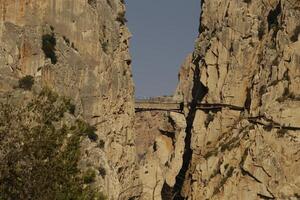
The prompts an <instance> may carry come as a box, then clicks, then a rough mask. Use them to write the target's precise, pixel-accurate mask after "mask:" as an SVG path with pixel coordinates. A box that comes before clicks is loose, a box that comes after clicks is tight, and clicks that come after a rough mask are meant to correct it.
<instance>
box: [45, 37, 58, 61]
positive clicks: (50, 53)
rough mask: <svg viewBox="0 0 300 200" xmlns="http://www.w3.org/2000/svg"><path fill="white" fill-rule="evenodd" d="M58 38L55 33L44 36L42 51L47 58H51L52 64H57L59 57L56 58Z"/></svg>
mask: <svg viewBox="0 0 300 200" xmlns="http://www.w3.org/2000/svg"><path fill="white" fill-rule="evenodd" d="M55 46H56V38H55V36H54V33H51V34H45V35H43V36H42V50H43V52H44V54H45V57H46V58H50V60H51V63H52V64H56V63H57V56H56V53H55V51H56V48H55Z"/></svg>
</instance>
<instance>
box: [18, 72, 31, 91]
mask: <svg viewBox="0 0 300 200" xmlns="http://www.w3.org/2000/svg"><path fill="white" fill-rule="evenodd" d="M33 84H34V78H33V76H30V75H27V76H24V77H23V78H21V79H20V80H19V88H21V89H24V90H31V88H32V86H33Z"/></svg>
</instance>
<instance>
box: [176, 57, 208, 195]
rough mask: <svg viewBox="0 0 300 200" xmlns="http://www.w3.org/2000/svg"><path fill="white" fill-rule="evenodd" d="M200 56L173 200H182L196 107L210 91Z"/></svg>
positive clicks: (197, 61) (196, 59)
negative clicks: (206, 83) (202, 79)
mask: <svg viewBox="0 0 300 200" xmlns="http://www.w3.org/2000/svg"><path fill="white" fill-rule="evenodd" d="M199 62H200V56H196V57H195V58H194V62H193V64H194V65H195V71H194V77H193V89H192V101H191V102H190V103H189V106H190V108H189V112H188V114H187V116H186V123H187V127H186V130H185V132H186V138H185V151H184V154H183V163H182V168H181V170H180V172H179V174H178V175H177V177H176V183H175V186H174V188H173V199H176V200H182V199H184V197H182V196H181V190H182V188H183V184H184V180H185V177H186V175H187V174H186V173H187V171H188V168H189V165H190V161H191V159H192V154H193V150H192V148H191V138H192V128H193V122H194V119H195V114H196V110H197V109H196V106H197V103H198V102H199V101H201V99H202V98H203V97H204V96H205V95H206V94H207V92H208V89H207V88H206V87H205V86H204V85H203V84H202V83H201V81H200V65H199Z"/></svg>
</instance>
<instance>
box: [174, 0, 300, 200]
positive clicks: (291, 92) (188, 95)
mask: <svg viewBox="0 0 300 200" xmlns="http://www.w3.org/2000/svg"><path fill="white" fill-rule="evenodd" d="M201 11H202V14H201V25H200V29H199V30H200V35H199V37H198V39H197V41H196V47H195V51H194V53H193V56H189V58H188V61H191V62H187V64H186V65H185V66H184V67H183V68H182V70H181V72H180V78H181V79H180V83H179V84H180V85H179V87H178V90H177V92H176V94H177V95H178V94H179V95H181V96H183V97H184V98H185V101H188V102H189V103H190V107H189V113H190V114H191V115H194V117H192V118H190V119H191V120H192V121H187V123H192V128H191V132H190V133H187V137H188V136H189V134H190V137H191V142H190V144H187V148H186V150H190V156H187V157H185V161H184V162H188V163H189V165H188V166H187V167H186V169H184V170H183V172H184V173H185V174H183V175H184V176H185V181H184V184H183V185H182V187H181V188H180V189H179V190H180V193H181V197H178V198H179V199H180V198H183V197H184V198H187V199H195V200H198V199H230V200H232V199H249V200H251V199H291V200H292V199H293V200H294V199H295V200H296V199H299V198H300V179H299V177H300V170H299V167H300V154H299V152H300V124H299V122H300V112H299V111H300V110H299V108H300V101H299V100H300V98H299V97H300V93H299V91H300V90H299V87H300V79H299V77H300V68H299V66H300V59H299V58H300V54H299V52H300V38H299V33H300V28H299V27H300V22H299V20H298V19H299V17H300V9H299V2H298V1H288V0H257V1H254V0H252V1H251V0H249V1H248V0H247V1H246V0H244V1H239V0H225V1H222V0H209V1H206V0H205V1H204V0H203V1H202V10H201ZM204 94H205V95H204ZM197 102H198V103H210V104H218V105H220V104H222V105H224V106H223V107H222V108H220V107H216V108H215V109H214V108H212V109H209V110H200V109H196V107H195V106H194V105H195V104H197ZM228 105H231V107H232V106H234V107H235V108H240V109H231V107H230V106H229V107H228ZM175 189H176V188H175Z"/></svg>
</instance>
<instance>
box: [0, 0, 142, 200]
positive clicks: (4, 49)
mask: <svg viewBox="0 0 300 200" xmlns="http://www.w3.org/2000/svg"><path fill="white" fill-rule="evenodd" d="M124 13H125V7H124V2H123V1H120V0H107V1H102V0H84V1H79V0H33V1H27V0H24V1H19V0H5V1H0V44H1V45H0V68H1V69H0V71H1V72H0V76H1V78H0V91H1V92H6V91H11V90H13V89H14V87H17V86H18V80H19V79H20V78H22V77H25V76H26V75H31V76H33V77H34V80H35V86H34V88H37V90H38V88H41V87H45V86H46V87H49V88H51V89H52V90H54V91H56V92H57V93H59V94H61V95H64V96H68V97H72V99H73V101H74V103H75V104H76V108H77V109H76V111H75V112H76V114H77V115H81V116H83V118H84V119H85V120H87V121H88V122H89V123H90V124H92V125H95V127H96V128H97V136H98V137H97V139H96V141H90V140H88V139H87V140H86V141H85V142H83V143H82V148H83V150H82V152H84V153H83V155H82V159H81V162H80V165H81V166H82V168H83V169H84V168H85V167H92V168H94V169H95V170H99V169H101V170H100V171H101V172H100V171H99V174H97V177H96V179H95V180H96V182H95V183H94V185H95V186H96V187H98V189H99V190H101V191H104V192H105V193H106V194H107V195H109V196H110V198H111V199H129V198H130V197H133V196H137V192H136V189H137V187H136V185H137V183H136V175H135V172H134V171H135V168H136V166H135V160H136V154H135V145H134V134H133V116H134V106H133V103H134V102H133V91H134V87H133V82H132V78H131V76H132V75H131V67H130V63H131V60H130V56H129V53H128V40H129V38H130V33H129V31H128V30H127V27H126V26H125V21H126V20H125V18H124Z"/></svg>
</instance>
